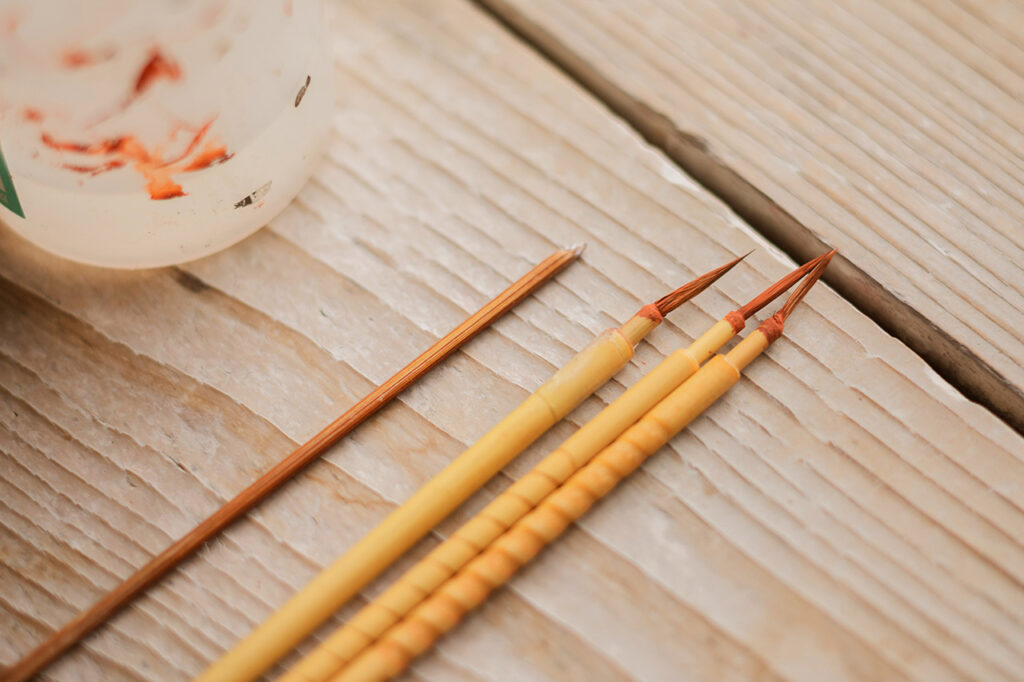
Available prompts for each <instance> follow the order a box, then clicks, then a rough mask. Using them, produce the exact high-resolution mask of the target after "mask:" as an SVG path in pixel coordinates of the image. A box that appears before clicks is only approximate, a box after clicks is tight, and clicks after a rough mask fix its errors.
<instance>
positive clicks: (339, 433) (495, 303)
mask: <svg viewBox="0 0 1024 682" xmlns="http://www.w3.org/2000/svg"><path fill="white" fill-rule="evenodd" d="M582 252H583V246H582V245H580V246H576V247H574V248H571V249H564V250H562V251H557V252H555V253H553V254H552V255H550V256H548V257H547V258H545V259H544V260H543V261H541V262H540V263H539V264H537V266H536V267H534V268H533V269H531V270H530V271H529V272H528V273H526V274H525V275H523V276H522V277H521V278H520V279H519V280H517V281H516V282H515V283H513V284H512V285H511V286H509V287H508V288H507V289H505V290H504V291H503V292H501V293H500V294H498V295H497V296H496V297H495V298H494V299H492V300H491V301H490V302H488V303H487V304H486V305H485V306H484V307H482V308H481V309H480V310H478V311H477V312H475V313H474V314H472V315H470V316H469V317H468V318H466V320H465V321H464V322H462V323H461V324H460V325H459V326H457V327H455V328H454V329H452V330H451V331H450V332H448V333H447V334H446V335H445V336H444V337H443V338H441V339H440V340H438V341H437V342H436V343H434V345H432V346H431V347H430V348H428V349H427V350H426V351H424V352H423V354H421V355H420V356H419V357H417V358H416V359H415V360H413V361H412V362H410V363H409V364H408V365H406V366H405V367H403V368H402V369H401V370H399V371H398V372H397V373H395V374H394V376H392V377H391V378H390V379H388V380H387V381H385V382H384V383H383V384H381V385H380V386H378V387H377V388H375V389H373V390H372V391H370V393H368V394H367V395H366V396H365V397H364V398H362V399H361V400H360V401H359V402H357V403H356V404H354V405H353V406H352V407H350V408H349V409H348V410H346V411H345V413H344V414H342V415H341V416H340V417H338V418H337V419H336V420H334V421H333V422H331V423H330V424H329V425H328V426H327V427H326V428H324V429H323V430H322V431H320V433H318V434H316V435H315V436H313V437H312V438H311V439H310V440H308V441H307V442H306V443H305V444H303V445H302V446H300V447H299V448H298V449H297V450H295V451H294V452H293V453H292V454H290V455H289V456H288V457H286V458H285V459H283V460H281V461H280V462H279V463H278V464H276V465H275V466H274V467H273V468H272V469H270V471H268V472H267V473H265V474H263V475H262V476H260V478H259V479H257V480H256V481H255V482H254V483H253V484H252V485H250V486H249V487H248V488H246V489H245V490H243V491H242V492H240V493H239V494H238V495H236V496H235V497H234V498H233V499H231V500H229V501H228V502H227V503H225V504H224V506H222V507H221V508H220V509H218V510H217V511H216V512H214V513H213V514H212V515H211V516H210V517H208V518H207V519H206V520H204V521H203V522H202V523H200V524H199V525H198V526H196V527H195V528H194V529H193V530H191V531H189V533H188V534H186V535H184V536H182V537H181V538H179V539H178V540H177V541H176V542H175V543H174V544H172V545H171V546H170V547H168V548H167V549H165V550H164V551H163V552H161V553H160V554H158V555H157V556H155V557H154V558H153V559H151V560H150V561H149V562H148V563H147V564H146V565H144V566H143V567H142V568H140V569H139V570H138V571H136V572H135V573H134V574H133V575H132V576H130V577H129V578H128V579H127V580H125V581H124V582H122V583H121V584H120V585H118V586H117V587H115V588H114V589H113V590H111V591H110V592H108V593H107V594H106V596H104V597H103V598H102V599H100V600H99V601H98V602H96V603H95V604H93V605H92V606H91V607H89V608H88V609H86V610H85V611H83V612H81V613H80V614H78V616H76V617H75V619H74V620H72V621H71V622H70V623H68V624H67V625H65V626H64V627H62V628H61V629H60V630H58V631H57V632H55V633H54V634H52V635H50V637H48V638H47V639H46V641H45V642H43V643H42V644H40V645H39V646H38V647H36V648H35V649H34V650H33V651H31V652H30V653H29V654H28V655H27V656H25V657H24V658H22V659H21V660H20V661H18V662H17V663H15V664H14V665H13V666H11V667H9V668H7V669H5V670H3V671H0V680H3V681H4V682H15V681H20V680H25V679H27V678H29V677H31V676H32V675H34V674H35V673H37V672H39V671H40V670H42V669H43V668H44V667H46V666H47V665H49V664H50V663H52V662H53V661H54V660H55V659H56V658H57V657H58V656H60V655H61V654H62V653H64V652H65V651H67V650H68V649H69V648H71V647H72V646H74V645H75V644H76V643H77V642H78V641H79V640H81V639H82V638H83V637H85V636H86V635H87V634H89V633H90V632H92V631H93V630H95V629H96V628H97V627H99V626H100V625H102V624H103V622H104V621H106V620H107V619H108V618H110V617H111V616H113V615H114V614H115V613H117V612H118V611H119V610H121V609H122V608H124V606H125V605H126V604H127V603H128V602H129V601H131V600H132V599H134V598H135V597H137V596H138V595H139V594H141V593H142V592H144V591H145V590H146V589H148V588H149V587H150V586H151V585H153V584H154V583H155V582H157V581H158V580H160V579H161V578H162V577H163V576H164V575H165V574H166V573H167V572H168V571H170V570H172V569H173V568H174V567H175V566H177V565H178V564H180V563H181V562H182V561H184V560H185V559H187V558H188V557H189V556H191V555H192V554H193V553H194V552H195V551H196V550H197V549H199V548H200V547H202V546H203V544H205V543H206V542H208V541H209V540H210V539H211V538H213V537H214V536H215V535H217V534H218V533H220V532H221V531H222V530H224V529H225V528H226V527H228V526H229V525H231V524H232V523H233V522H234V521H236V520H237V519H238V518H239V517H241V516H242V515H243V514H245V513H246V512H247V511H249V510H250V509H252V508H253V507H254V506H256V505H257V504H259V503H260V502H261V501H262V500H263V499H264V498H266V497H267V496H268V495H270V494H271V493H272V492H274V491H275V490H277V489H278V488H279V487H281V485H283V484H284V483H285V482H286V481H288V480H289V479H291V478H292V477H293V476H295V474H297V473H298V472H299V471H300V470H301V469H302V468H303V467H305V466H306V465H307V464H309V463H310V462H311V461H313V460H314V459H316V458H317V457H318V456H320V454H321V453H323V452H324V450H326V449H327V448H329V447H330V446H332V445H334V444H335V443H336V442H338V440H339V439H341V438H342V437H344V436H345V435H346V434H348V433H349V432H350V431H352V429H354V428H356V427H357V426H359V425H360V424H361V423H363V422H364V421H365V420H366V419H367V418H368V417H369V416H370V415H372V414H373V413H375V412H376V411H377V410H379V409H380V408H382V407H384V406H385V405H387V404H388V403H389V402H390V401H391V400H392V399H393V398H394V397H395V396H397V395H398V394H399V393H401V392H402V391H403V390H405V389H406V388H407V387H408V386H409V385H410V384H412V383H413V382H415V381H416V380H417V379H419V378H420V377H421V376H423V375H424V374H426V373H427V372H428V371H430V369H431V368H432V367H434V366H436V365H437V364H438V363H440V362H441V361H442V360H444V359H445V358H447V357H448V356H449V355H451V354H452V353H454V352H455V351H456V350H458V349H459V348H460V347H461V346H462V345H463V344H465V343H466V342H467V341H469V340H470V339H472V338H473V337H474V336H476V335H477V334H479V333H480V332H481V331H482V330H483V329H485V328H486V327H487V326H488V325H490V324H491V323H492V322H494V321H495V320H496V319H498V318H499V317H501V316H502V315H503V314H504V313H506V312H508V311H509V310H510V309H511V308H512V307H513V306H515V305H516V304H517V303H519V302H520V301H522V300H523V299H524V298H526V297H527V296H529V295H530V294H531V293H533V292H534V291H535V290H536V289H537V287H539V286H540V285H542V284H544V283H545V282H547V281H548V280H549V279H551V278H552V277H554V276H555V275H556V274H558V273H559V272H561V271H562V269H563V268H565V267H566V266H567V265H569V263H571V262H573V261H574V260H576V259H577V258H578V257H579V255H580V254H581V253H582Z"/></svg>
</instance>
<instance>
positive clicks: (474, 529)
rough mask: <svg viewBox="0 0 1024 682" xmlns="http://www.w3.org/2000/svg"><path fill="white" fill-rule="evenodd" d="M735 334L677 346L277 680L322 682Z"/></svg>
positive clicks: (725, 329)
mask: <svg viewBox="0 0 1024 682" xmlns="http://www.w3.org/2000/svg"><path fill="white" fill-rule="evenodd" d="M735 333H736V332H735V330H734V328H733V325H732V324H731V323H729V322H727V321H725V320H722V321H720V322H718V323H717V324H715V325H714V326H713V327H711V329H709V330H708V331H707V332H705V333H704V334H703V335H701V336H700V337H699V338H698V339H697V340H696V341H694V342H693V343H692V344H690V346H689V347H688V348H684V349H680V350H677V351H675V352H674V353H672V354H671V355H669V356H668V357H667V358H665V359H664V360H663V361H662V362H661V363H659V364H658V366H657V367H655V368H654V369H652V370H651V371H650V372H649V373H648V374H647V375H646V376H645V377H643V378H642V379H640V380H639V381H638V382H637V383H636V384H634V385H633V386H632V387H630V388H629V389H628V390H627V391H626V392H625V393H623V394H622V395H621V396H619V397H618V398H617V399H616V400H615V401H613V402H612V403H611V404H610V405H608V407H606V408H605V409H604V410H602V411H601V413H600V414H599V415H597V416H596V417H594V418H593V419H591V420H590V421H589V422H587V423H586V424H585V425H583V426H582V427H581V428H580V429H579V430H577V431H576V433H574V434H573V435H572V436H570V437H569V438H568V439H567V440H566V441H565V442H564V443H562V445H561V446H559V448H558V449H557V450H555V451H554V452H552V453H551V454H549V455H548V456H547V457H545V458H544V459H543V460H542V461H541V462H540V463H539V464H537V466H535V467H534V468H533V469H532V470H531V471H529V472H528V473H527V474H526V475H525V476H523V477H522V478H521V479H519V480H518V481H516V482H515V483H513V484H512V485H511V486H509V488H508V489H507V490H506V491H505V492H503V493H502V494H501V495H499V496H498V497H497V498H496V499H495V500H494V501H493V502H491V503H490V504H489V505H487V506H486V507H485V508H484V509H483V510H482V511H481V512H480V513H479V514H477V515H476V516H475V517H474V518H473V519H471V520H470V521H469V522H468V523H466V524H465V525H463V526H462V527H461V528H459V530H457V531H456V532H455V533H454V534H453V535H452V536H451V537H450V538H449V539H448V540H446V541H445V542H443V543H441V544H440V545H439V546H438V547H436V548H435V549H434V550H433V551H432V552H430V554H428V555H427V556H426V557H424V558H423V559H422V560H421V561H420V562H419V563H417V564H416V565H415V566H413V568H411V569H410V570H409V571H408V572H406V573H405V574H404V575H403V576H402V577H401V578H399V579H398V580H397V581H396V582H395V583H394V584H393V585H392V586H391V587H389V588H388V589H387V590H385V591H384V592H383V593H382V594H381V595H380V596H379V597H377V598H376V599H375V600H374V601H373V602H371V603H370V604H368V605H367V606H366V607H364V608H363V609H362V610H360V611H359V613H357V614H356V615H355V616H353V617H352V619H350V620H349V621H348V623H346V624H345V625H344V626H343V627H341V628H339V629H338V630H337V631H335V632H334V633H333V634H332V635H331V636H330V637H328V638H327V639H326V640H324V642H323V643H322V644H320V645H319V646H318V647H317V648H316V649H314V650H313V651H312V652H311V653H310V654H309V655H308V656H306V657H305V658H304V659H302V660H301V661H300V662H299V663H298V664H296V665H295V666H293V667H292V668H291V669H290V670H289V671H288V672H287V673H286V674H285V675H284V676H282V677H281V678H279V680H278V682H322V681H323V680H326V679H328V678H329V677H330V676H331V675H333V674H335V673H336V672H337V671H338V670H339V669H340V668H341V667H342V666H344V665H345V664H346V663H347V662H348V661H350V660H352V658H353V657H355V656H356V655H357V654H359V652H360V651H362V650H363V649H364V648H365V647H367V646H368V645H369V644H371V643H372V642H373V641H374V640H376V639H377V638H378V637H379V636H380V635H381V634H383V633H384V632H385V631H386V630H387V629H388V628H389V627H391V626H392V625H394V624H395V623H396V622H398V621H399V620H400V619H401V618H402V617H403V616H405V615H406V614H407V613H409V611H410V610H412V608H413V607H415V606H416V605H417V604H418V603H420V601H422V600H423V599H424V597H425V596H427V595H428V594H430V593H431V592H432V591H433V590H434V589H436V588H437V587H438V586H440V585H441V583H443V582H444V581H445V580H447V579H448V578H449V577H451V576H452V575H453V574H454V573H455V572H456V571H458V570H459V569H461V568H462V567H463V566H465V565H466V564H467V563H468V562H469V561H470V560H471V559H472V558H473V557H474V556H476V555H477V554H478V553H480V552H481V551H482V550H483V549H484V548H486V547H487V546H488V545H489V544H490V543H491V541H493V540H494V539H495V538H497V537H498V536H499V535H501V533H503V532H504V531H505V530H507V529H508V528H509V527H510V526H511V525H512V524H513V523H515V522H516V521H518V520H519V519H521V518H522V517H523V516H524V515H525V514H526V513H527V512H529V511H530V510H531V509H532V508H533V507H534V506H535V505H536V504H537V503H539V502H540V501H541V500H542V499H543V498H544V497H545V496H547V495H548V494H549V493H550V492H551V491H553V490H554V489H555V488H557V487H558V486H559V485H561V484H562V483H564V482H565V481H566V479H568V478H569V476H571V475H572V474H573V473H575V472H576V471H577V470H578V469H580V467H582V466H583V465H585V464H586V463H587V462H588V461H590V459H591V458H592V457H593V456H594V455H596V454H597V453H598V452H600V451H601V450H602V449H603V448H605V447H606V446H607V445H608V444H609V443H611V442H612V441H613V440H614V439H615V438H617V437H618V436H619V435H620V434H622V432H623V431H625V430H626V429H627V428H628V427H629V426H631V425H632V424H633V423H635V422H636V421H637V420H638V419H640V417H642V416H643V415H644V413H646V412H647V411H648V410H650V409H651V408H652V407H653V406H654V405H656V404H658V402H659V401H660V400H662V399H663V398H664V397H665V396H667V395H668V394H669V393H670V392H671V391H672V390H673V389H675V388H676V387H677V386H679V385H680V384H681V383H682V382H683V381H685V380H686V379H687V378H689V377H690V376H691V375H692V374H693V373H694V372H695V371H697V368H698V367H699V366H700V364H701V363H702V362H704V361H705V360H707V359H708V358H709V357H710V356H711V354H712V353H714V352H715V351H716V350H718V349H719V348H721V347H722V346H723V345H724V344H725V343H726V342H727V341H729V339H731V338H732V337H733V336H734V335H735Z"/></svg>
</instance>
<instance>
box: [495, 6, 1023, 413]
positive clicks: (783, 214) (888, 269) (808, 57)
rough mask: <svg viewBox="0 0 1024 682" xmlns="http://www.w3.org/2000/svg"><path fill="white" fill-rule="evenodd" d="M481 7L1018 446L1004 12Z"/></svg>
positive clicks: (1017, 109) (1016, 132)
mask: <svg viewBox="0 0 1024 682" xmlns="http://www.w3.org/2000/svg"><path fill="white" fill-rule="evenodd" d="M480 1H481V4H484V5H486V6H488V7H490V8H491V9H492V10H493V11H494V12H495V13H496V14H498V15H499V16H501V17H503V18H504V19H505V20H506V21H508V22H509V24H510V25H512V26H514V27H515V28H516V30H518V31H520V32H521V33H522V34H523V35H524V36H525V37H526V39H527V40H529V41H530V42H531V43H533V44H535V45H537V46H538V47H539V49H541V50H543V51H545V52H546V53H548V54H549V55H550V56H551V57H552V59H554V60H555V61H556V62H558V63H559V64H561V65H562V66H563V68H565V69H566V70H568V71H569V72H571V73H572V74H573V75H574V77H575V78H577V79H579V80H580V81H581V82H583V83H585V84H586V85H587V87H588V88H590V89H591V90H593V91H594V92H595V93H596V94H597V95H598V97H600V98H601V99H603V100H604V101H606V102H608V104H609V106H611V107H612V108H613V109H614V110H616V111H617V112H618V113H620V115H622V116H624V117H626V118H627V119H628V120H629V121H630V123H631V124H632V125H633V126H634V127H636V128H637V129H638V130H640V131H642V132H643V134H644V135H645V136H646V137H648V139H651V140H652V141H654V142H655V143H656V144H657V145H658V146H659V147H661V148H663V149H665V150H666V151H668V153H669V154H670V155H671V156H672V157H673V158H674V159H676V160H677V161H678V162H679V163H680V164H682V165H683V167H685V168H687V169H688V170H689V171H690V172H691V173H693V174H694V176H695V177H698V178H700V179H701V181H702V182H703V183H704V184H705V185H706V186H708V187H710V188H712V189H713V191H715V192H716V193H717V194H719V196H722V197H723V198H726V199H727V201H728V202H729V203H730V205H732V206H734V207H735V208H736V209H737V210H738V211H740V213H741V214H742V215H744V216H745V217H746V218H747V219H749V220H750V221H752V222H753V223H754V224H755V226H757V227H758V228H759V229H761V230H762V231H763V232H764V233H765V234H766V235H768V236H769V237H770V238H771V239H772V240H773V241H775V242H776V243H777V244H779V245H781V246H783V248H785V249H786V250H787V252H789V253H791V254H794V255H797V256H800V257H802V256H803V255H805V253H806V252H808V250H814V249H819V248H820V246H818V245H819V244H820V243H823V242H824V243H829V244H834V245H836V246H838V247H839V248H840V250H841V252H842V253H843V254H844V256H845V257H846V258H847V259H849V260H848V262H837V264H836V267H833V268H831V269H830V272H829V274H828V276H829V278H830V279H829V281H830V283H831V284H833V285H834V286H835V287H836V288H837V289H838V290H839V291H840V293H842V294H843V295H844V296H845V297H846V298H847V299H848V300H850V301H852V302H854V303H855V305H857V306H858V307H859V308H860V309H861V310H862V311H864V312H866V313H867V314H868V315H869V316H871V317H872V318H873V319H875V320H876V321H878V322H879V324H881V325H882V326H883V327H885V328H886V329H887V330H888V331H889V332H890V333H893V334H894V335H896V336H897V337H898V338H901V339H902V340H904V341H905V342H906V343H908V344H909V345H910V346H911V347H912V348H913V349H914V350H916V351H917V352H918V353H919V354H921V355H922V356H923V357H925V358H926V359H927V360H928V362H929V363H930V364H931V365H932V366H933V367H935V368H936V369H938V370H939V371H940V373H942V375H943V376H945V377H947V378H948V379H949V380H951V381H953V382H954V384H955V385H956V386H957V387H959V388H960V389H961V390H962V391H964V392H965V393H966V394H967V395H968V396H969V397H971V398H973V399H976V400H979V401H981V402H982V403H983V404H986V405H987V406H989V407H990V409H993V410H994V411H996V412H997V413H998V414H1000V415H1001V416H1002V417H1003V418H1004V419H1006V420H1007V421H1009V422H1010V423H1012V424H1014V425H1015V427H1016V428H1017V430H1018V431H1021V432H1024V343H1022V341H1024V336H1022V332H1021V329H1022V328H1024V266H1022V265H1021V263H1022V262H1024V260H1022V258H1024V230H1022V229H1021V226H1020V219H1019V216H1020V212H1021V207H1022V205H1024V204H1022V199H1024V191H1022V189H1021V185H1020V182H1019V179H1020V177H1021V171H1022V170H1024V104H1022V102H1021V98H1020V97H1019V93H1020V92H1021V91H1022V88H1024V50H1022V49H1021V37H1022V33H1021V30H1022V29H1021V27H1022V26H1024V22H1022V21H1020V9H1019V7H1015V6H1014V5H1013V4H1012V3H1005V4H998V5H997V4H995V3H987V2H977V1H963V2H961V1H959V0H916V1H915V2H900V3H886V2H881V1H880V0H872V1H871V2H867V3H861V2H839V3H834V2H824V1H822V2H812V3H802V2H795V1H792V0H790V1H787V2H781V3H778V2H767V1H764V0H729V1H727V2H713V1H711V0H702V1H700V2H688V3H676V2H666V1H665V0H643V1H642V2H638V3H632V2H630V3H623V2H600V3H593V2H584V1H582V0H574V1H572V2H566V3H557V4H556V5H555V6H553V7H552V6H549V4H550V3H539V2H532V1H531V0H480ZM1014 17H1015V18H1016V20H1014Z"/></svg>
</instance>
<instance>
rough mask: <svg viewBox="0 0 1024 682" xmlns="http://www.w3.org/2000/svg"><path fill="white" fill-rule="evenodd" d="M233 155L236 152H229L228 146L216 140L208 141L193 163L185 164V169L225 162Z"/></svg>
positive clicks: (190, 169) (187, 171)
mask: <svg viewBox="0 0 1024 682" xmlns="http://www.w3.org/2000/svg"><path fill="white" fill-rule="evenodd" d="M232 156H234V154H228V148H227V147H226V146H224V145H222V144H216V143H214V142H207V143H206V145H204V146H203V150H202V151H201V152H199V153H198V154H196V156H195V158H193V159H192V161H191V163H189V164H188V165H187V166H185V168H184V169H183V170H184V172H186V173H189V172H191V171H197V170H202V169H204V168H209V167H210V166H214V165H216V164H218V163H224V162H225V161H227V160H228V159H230V158H231V157H232Z"/></svg>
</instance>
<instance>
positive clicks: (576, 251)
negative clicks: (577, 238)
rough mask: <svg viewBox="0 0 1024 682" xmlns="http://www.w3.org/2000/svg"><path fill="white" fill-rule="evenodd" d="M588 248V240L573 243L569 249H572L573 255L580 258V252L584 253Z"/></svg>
mask: <svg viewBox="0 0 1024 682" xmlns="http://www.w3.org/2000/svg"><path fill="white" fill-rule="evenodd" d="M586 248H587V243H586V242H580V243H579V244H573V245H572V246H570V247H569V249H568V250H569V251H572V255H573V256H575V257H576V258H579V257H580V254H582V253H583V252H584V251H585V250H586Z"/></svg>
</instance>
